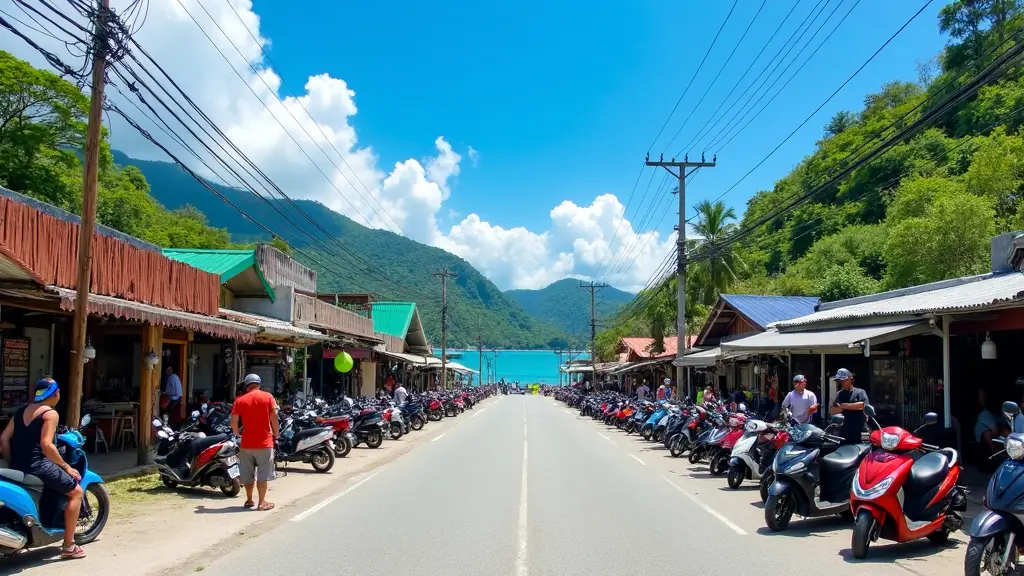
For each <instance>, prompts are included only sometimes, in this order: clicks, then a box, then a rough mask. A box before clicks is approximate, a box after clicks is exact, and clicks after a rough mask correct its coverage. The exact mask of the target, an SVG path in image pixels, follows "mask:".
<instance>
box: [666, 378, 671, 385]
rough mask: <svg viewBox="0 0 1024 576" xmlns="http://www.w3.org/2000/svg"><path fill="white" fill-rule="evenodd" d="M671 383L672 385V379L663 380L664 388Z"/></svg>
mask: <svg viewBox="0 0 1024 576" xmlns="http://www.w3.org/2000/svg"><path fill="white" fill-rule="evenodd" d="M671 383H672V379H671V378H665V386H668V385H669V384H671Z"/></svg>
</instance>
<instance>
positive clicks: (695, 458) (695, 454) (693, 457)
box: [690, 448, 704, 464]
mask: <svg viewBox="0 0 1024 576" xmlns="http://www.w3.org/2000/svg"><path fill="white" fill-rule="evenodd" d="M703 457H704V451H703V450H701V449H699V448H694V449H693V451H692V452H690V464H700V461H701V459H702V458H703Z"/></svg>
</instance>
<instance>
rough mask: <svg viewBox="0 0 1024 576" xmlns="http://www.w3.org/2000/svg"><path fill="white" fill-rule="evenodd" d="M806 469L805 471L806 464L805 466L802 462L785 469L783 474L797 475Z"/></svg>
mask: <svg viewBox="0 0 1024 576" xmlns="http://www.w3.org/2000/svg"><path fill="white" fill-rule="evenodd" d="M806 469H807V464H805V463H803V462H797V463H796V464H793V465H792V466H790V467H789V468H787V469H786V471H785V472H786V474H797V473H799V472H803V471H804V470H806Z"/></svg>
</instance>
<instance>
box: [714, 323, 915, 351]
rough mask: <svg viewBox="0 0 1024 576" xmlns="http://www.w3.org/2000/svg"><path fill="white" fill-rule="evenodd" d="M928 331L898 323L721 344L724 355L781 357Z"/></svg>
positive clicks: (772, 332) (755, 337)
mask: <svg viewBox="0 0 1024 576" xmlns="http://www.w3.org/2000/svg"><path fill="white" fill-rule="evenodd" d="M927 330H928V323H927V322H925V321H924V320H915V321H913V322H897V323H895V324H883V325H881V326H857V327H854V328H836V329H832V330H807V331H805V332H779V331H778V330H774V329H772V330H768V331H767V332H758V333H757V334H753V335H751V336H747V337H745V338H738V339H736V340H731V341H728V342H722V344H721V346H720V348H721V349H722V352H744V353H748V354H758V353H762V354H763V353H772V352H775V353H778V352H789V351H796V350H831V349H848V348H849V347H850V346H851V345H855V344H857V343H858V342H863V341H864V340H873V341H874V340H877V341H878V342H887V341H890V340H895V339H898V338H903V337H906V336H913V335H915V334H920V333H922V332H925V331H927Z"/></svg>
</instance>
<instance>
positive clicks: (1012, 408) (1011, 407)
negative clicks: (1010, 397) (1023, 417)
mask: <svg viewBox="0 0 1024 576" xmlns="http://www.w3.org/2000/svg"><path fill="white" fill-rule="evenodd" d="M1003 414H1006V415H1007V416H1010V417H1011V418H1012V417H1014V416H1016V415H1017V414H1020V406H1017V403H1016V402H1010V401H1007V402H1003Z"/></svg>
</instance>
